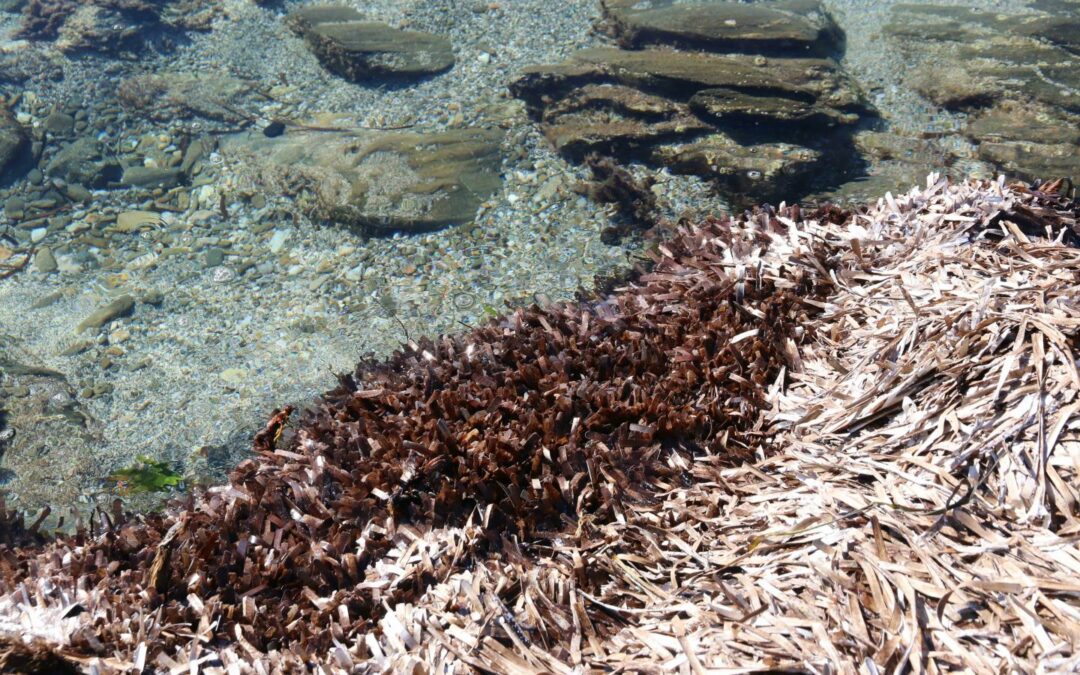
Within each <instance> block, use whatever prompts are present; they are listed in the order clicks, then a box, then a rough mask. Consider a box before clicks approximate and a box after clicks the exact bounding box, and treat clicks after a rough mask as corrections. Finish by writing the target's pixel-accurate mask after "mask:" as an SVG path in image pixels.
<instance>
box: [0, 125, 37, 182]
mask: <svg viewBox="0 0 1080 675" xmlns="http://www.w3.org/2000/svg"><path fill="white" fill-rule="evenodd" d="M29 145H30V143H29V137H28V136H27V134H26V130H25V129H23V127H22V125H21V124H19V123H18V121H17V120H16V119H15V116H14V115H12V114H11V113H10V112H8V111H7V110H0V175H2V174H3V173H4V172H5V171H7V170H8V168H9V167H11V166H12V165H13V164H15V163H16V162H18V160H19V159H20V155H21V154H22V153H23V152H25V151H26V150H27V149H28V148H29Z"/></svg>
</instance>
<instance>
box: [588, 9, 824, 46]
mask: <svg viewBox="0 0 1080 675" xmlns="http://www.w3.org/2000/svg"><path fill="white" fill-rule="evenodd" d="M601 5H602V6H603V11H604V15H605V17H606V19H607V21H608V23H609V30H610V32H612V33H613V34H614V35H615V37H617V38H618V40H619V41H620V43H621V44H622V45H623V46H626V47H635V48H636V47H641V46H643V45H652V44H673V45H676V46H679V47H689V48H701V49H708V50H711V51H728V52H749V53H783V54H784V55H787V56H813V55H818V56H825V55H828V54H831V53H834V52H837V51H839V50H840V49H841V47H842V44H843V34H842V32H841V31H840V29H839V28H838V27H837V25H836V24H835V23H834V22H833V20H832V17H830V16H829V15H828V14H827V13H826V12H824V11H823V10H822V8H821V5H820V3H818V2H817V1H816V0H789V1H787V2H771V3H760V4H752V5H746V4H737V3H733V2H710V1H706V2H686V3H675V2H673V1H672V0H653V1H652V2H648V3H643V2H640V0H603V2H602V3H601Z"/></svg>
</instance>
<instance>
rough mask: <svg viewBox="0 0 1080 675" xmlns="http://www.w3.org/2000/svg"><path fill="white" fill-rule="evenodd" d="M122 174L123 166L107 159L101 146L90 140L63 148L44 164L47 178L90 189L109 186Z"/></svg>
mask: <svg viewBox="0 0 1080 675" xmlns="http://www.w3.org/2000/svg"><path fill="white" fill-rule="evenodd" d="M121 173H122V169H121V168H120V165H119V164H117V163H116V162H115V161H111V160H108V159H105V157H104V153H103V151H102V148H101V143H100V142H98V141H97V140H95V139H93V138H90V137H84V138H80V139H78V140H76V141H74V142H73V143H69V144H68V145H66V146H64V147H63V148H61V149H60V151H59V152H57V153H56V155H54V156H53V158H52V159H51V160H50V161H49V163H48V164H46V165H45V175H47V176H51V177H53V178H61V179H63V180H65V181H67V182H68V183H77V184H79V185H85V186H87V187H90V188H102V187H106V186H107V185H108V184H109V183H111V182H113V181H116V180H117V179H119V178H120V175H121Z"/></svg>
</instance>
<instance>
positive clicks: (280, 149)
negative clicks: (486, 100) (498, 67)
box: [223, 129, 502, 233]
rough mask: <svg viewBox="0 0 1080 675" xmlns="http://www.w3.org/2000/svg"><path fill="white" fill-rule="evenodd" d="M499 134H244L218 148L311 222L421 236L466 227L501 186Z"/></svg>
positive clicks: (468, 131) (481, 131)
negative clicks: (242, 160)
mask: <svg viewBox="0 0 1080 675" xmlns="http://www.w3.org/2000/svg"><path fill="white" fill-rule="evenodd" d="M501 142H502V133H501V132H500V131H498V130H492V129H460V130H452V131H446V132H439V133H426V134H425V133H403V132H384V131H367V132H363V131H358V132H355V133H349V134H329V133H322V132H312V131H304V130H302V129H300V130H293V131H289V132H287V133H285V134H284V135H282V136H280V137H272V138H270V137H267V136H266V135H265V134H262V133H251V134H244V135H242V136H240V137H236V138H233V139H230V140H229V141H227V142H226V143H225V144H224V146H223V149H224V150H225V151H227V152H235V153H238V156H239V157H248V158H250V159H249V160H248V161H249V162H250V165H251V166H253V167H255V168H256V171H257V172H258V174H259V177H260V180H261V182H262V183H263V184H265V185H268V186H274V187H277V188H278V189H281V190H282V191H284V192H286V193H290V194H293V195H294V196H296V198H298V199H301V200H304V201H306V202H307V203H308V204H309V208H310V211H311V213H312V215H313V216H316V217H319V218H324V219H329V220H331V221H334V222H336V223H340V224H343V225H348V226H352V227H355V228H359V229H360V230H363V231H366V232H374V233H380V232H390V231H408V232H415V231H425V230H433V229H437V228H440V227H444V226H447V225H456V224H460V223H465V222H468V221H471V220H472V219H473V217H474V216H475V215H476V211H477V208H478V207H479V206H480V204H481V202H483V201H484V200H485V199H487V198H488V197H489V196H490V195H491V194H492V192H494V191H495V190H497V189H498V188H499V187H500V186H501V184H502V179H501V177H500V168H501V165H502V154H501V149H500V145H501Z"/></svg>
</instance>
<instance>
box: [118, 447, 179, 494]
mask: <svg viewBox="0 0 1080 675" xmlns="http://www.w3.org/2000/svg"><path fill="white" fill-rule="evenodd" d="M137 459H138V462H137V463H135V464H132V465H131V466H128V467H125V468H123V469H120V470H119V471H116V472H114V473H112V474H109V477H108V478H106V479H105V481H106V482H107V483H108V484H109V485H110V486H112V488H113V489H114V490H116V491H117V492H119V493H120V494H143V493H147V492H164V491H166V490H171V489H172V488H175V487H179V486H180V485H181V484H182V483H183V482H184V477H183V476H182V475H180V474H179V473H177V472H176V471H174V470H173V469H172V467H170V466H169V465H168V464H166V463H165V462H160V461H158V460H155V459H151V458H149V457H146V456H145V455H139V457H138V458H137Z"/></svg>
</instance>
